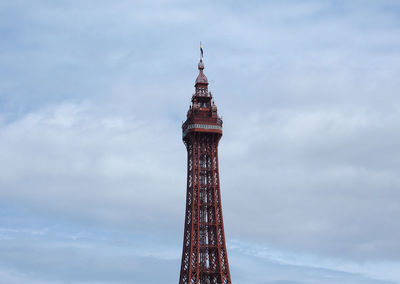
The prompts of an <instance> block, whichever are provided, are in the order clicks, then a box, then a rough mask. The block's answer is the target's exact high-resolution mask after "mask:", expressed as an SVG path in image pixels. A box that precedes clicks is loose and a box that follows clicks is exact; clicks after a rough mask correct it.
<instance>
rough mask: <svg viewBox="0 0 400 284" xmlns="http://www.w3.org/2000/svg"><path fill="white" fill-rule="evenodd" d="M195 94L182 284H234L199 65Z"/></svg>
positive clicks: (212, 116)
mask: <svg viewBox="0 0 400 284" xmlns="http://www.w3.org/2000/svg"><path fill="white" fill-rule="evenodd" d="M198 68H199V75H198V77H197V79H196V83H195V89H196V91H195V94H194V95H193V97H192V104H191V106H190V108H189V110H188V113H187V119H186V121H185V122H184V123H183V125H182V131H183V142H184V143H185V145H186V149H187V153H188V156H187V157H188V159H187V196H186V215H185V229H184V230H185V231H184V237H183V252H182V264H181V273H180V278H179V284H189V283H190V284H194V283H195V284H206V283H207V284H209V283H213V284H231V283H232V282H231V276H230V272H229V264H228V255H227V253H226V244H225V233H224V222H223V218H222V206H221V191H220V184H219V170H218V142H219V140H220V139H221V136H222V119H221V118H220V117H219V116H218V113H217V107H216V105H215V104H214V100H213V98H212V94H211V92H208V80H207V77H206V76H205V75H204V73H203V69H204V64H203V61H202V60H201V59H200V62H199V65H198Z"/></svg>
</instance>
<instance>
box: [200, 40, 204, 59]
mask: <svg viewBox="0 0 400 284" xmlns="http://www.w3.org/2000/svg"><path fill="white" fill-rule="evenodd" d="M200 56H201V58H203V48H202V47H201V41H200Z"/></svg>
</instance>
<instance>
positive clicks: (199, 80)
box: [196, 59, 208, 85]
mask: <svg viewBox="0 0 400 284" xmlns="http://www.w3.org/2000/svg"><path fill="white" fill-rule="evenodd" d="M198 68H199V71H200V72H199V75H198V76H197V78H196V85H197V84H208V80H207V77H206V75H204V73H203V70H204V63H203V60H201V59H200V62H199V65H198Z"/></svg>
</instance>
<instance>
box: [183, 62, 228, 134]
mask: <svg viewBox="0 0 400 284" xmlns="http://www.w3.org/2000/svg"><path fill="white" fill-rule="evenodd" d="M198 69H199V75H198V76H197V78H196V82H195V85H194V87H195V93H194V94H193V96H192V101H191V102H192V103H191V105H190V107H189V110H188V112H187V119H186V121H185V122H184V123H183V125H182V130H183V139H184V140H185V138H186V136H187V134H189V133H192V132H207V133H216V134H219V136H221V135H222V119H221V118H220V117H219V116H218V113H217V106H216V105H215V103H214V100H213V97H212V94H211V92H209V91H208V80H207V77H206V75H204V72H203V70H204V63H203V60H202V59H200V62H199V64H198Z"/></svg>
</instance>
